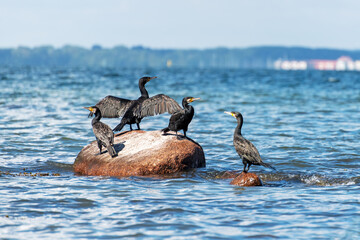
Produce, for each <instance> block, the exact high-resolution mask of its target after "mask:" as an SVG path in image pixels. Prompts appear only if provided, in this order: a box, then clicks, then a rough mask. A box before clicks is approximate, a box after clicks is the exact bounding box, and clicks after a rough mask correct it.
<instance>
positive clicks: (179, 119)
mask: <svg viewBox="0 0 360 240" xmlns="http://www.w3.org/2000/svg"><path fill="white" fill-rule="evenodd" d="M199 99H200V98H193V97H185V98H183V100H182V106H183V107H184V109H181V110H179V111H177V112H175V113H173V114H172V115H171V117H170V120H169V126H168V127H166V128H164V129H162V130H161V131H162V132H164V133H167V132H169V131H176V137H178V135H177V132H178V131H180V130H183V131H184V137H185V138H186V131H187V130H188V125H189V124H190V122H191V120H192V118H193V116H194V108H193V106H191V105H189V103H191V102H193V101H195V100H199Z"/></svg>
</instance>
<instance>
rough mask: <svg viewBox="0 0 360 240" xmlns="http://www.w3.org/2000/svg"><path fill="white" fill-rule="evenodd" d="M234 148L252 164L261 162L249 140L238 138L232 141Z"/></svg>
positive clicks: (257, 152)
mask: <svg viewBox="0 0 360 240" xmlns="http://www.w3.org/2000/svg"><path fill="white" fill-rule="evenodd" d="M234 146H235V149H236V151H237V152H238V154H239V155H241V156H242V157H243V158H246V159H247V160H249V161H252V162H254V163H256V162H258V163H260V162H262V160H261V157H260V154H259V151H258V150H257V148H256V147H255V146H254V144H252V143H251V142H250V141H249V140H247V139H245V138H238V139H236V140H235V141H234Z"/></svg>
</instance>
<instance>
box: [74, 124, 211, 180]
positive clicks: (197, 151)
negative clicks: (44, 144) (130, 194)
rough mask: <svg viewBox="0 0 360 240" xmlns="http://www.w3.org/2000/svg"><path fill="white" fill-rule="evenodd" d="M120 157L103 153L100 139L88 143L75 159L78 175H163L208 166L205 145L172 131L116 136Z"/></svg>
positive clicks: (122, 133) (116, 146) (104, 151)
mask: <svg viewBox="0 0 360 240" xmlns="http://www.w3.org/2000/svg"><path fill="white" fill-rule="evenodd" d="M114 148H115V150H116V152H117V153H118V156H117V157H114V158H111V156H110V155H109V153H108V152H107V151H106V149H105V150H104V149H103V153H102V154H99V149H98V146H97V143H96V141H93V142H91V143H90V144H89V145H87V146H85V147H84V148H83V149H82V150H81V151H80V153H79V154H78V156H77V157H76V160H75V162H74V165H73V168H74V171H75V172H76V173H78V174H83V175H93V176H117V177H127V176H144V175H162V174H170V173H175V172H179V171H182V170H186V169H190V168H200V167H205V165H206V163H205V155H204V152H203V149H202V147H201V146H200V145H199V144H198V143H196V142H195V141H193V140H191V139H189V138H186V139H184V138H177V137H176V136H175V134H172V132H170V133H169V134H166V135H163V134H162V133H161V131H141V130H136V131H126V132H121V133H119V134H116V135H115V138H114Z"/></svg>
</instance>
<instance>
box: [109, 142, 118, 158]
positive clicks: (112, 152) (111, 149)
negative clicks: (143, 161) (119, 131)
mask: <svg viewBox="0 0 360 240" xmlns="http://www.w3.org/2000/svg"><path fill="white" fill-rule="evenodd" d="M107 150H108V152H109V154H110V156H111V157H116V156H117V155H118V154H117V153H116V151H115V149H114V147H113V146H111V145H109V146H108V147H107Z"/></svg>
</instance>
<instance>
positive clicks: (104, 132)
mask: <svg viewBox="0 0 360 240" xmlns="http://www.w3.org/2000/svg"><path fill="white" fill-rule="evenodd" d="M93 131H94V135H95V136H96V137H97V138H98V139H99V140H100V141H102V142H103V143H105V144H110V143H111V141H113V140H114V133H113V131H112V130H111V128H110V127H109V126H108V125H106V124H105V123H102V122H98V123H95V125H94V126H93Z"/></svg>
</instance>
